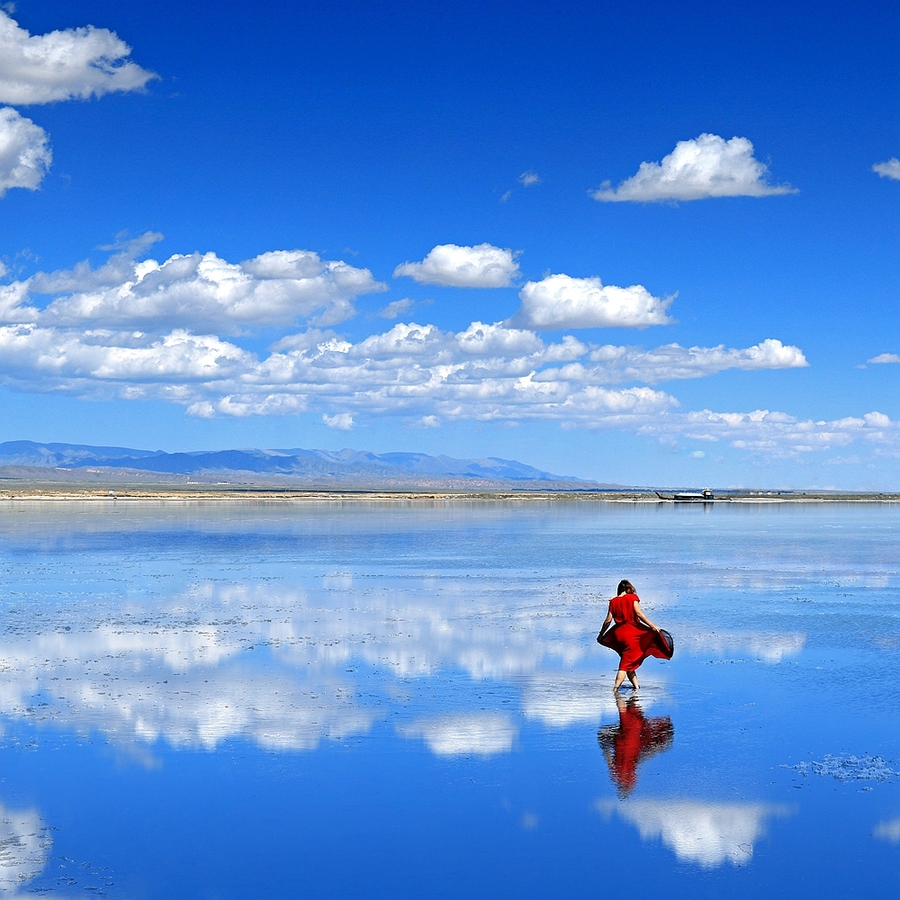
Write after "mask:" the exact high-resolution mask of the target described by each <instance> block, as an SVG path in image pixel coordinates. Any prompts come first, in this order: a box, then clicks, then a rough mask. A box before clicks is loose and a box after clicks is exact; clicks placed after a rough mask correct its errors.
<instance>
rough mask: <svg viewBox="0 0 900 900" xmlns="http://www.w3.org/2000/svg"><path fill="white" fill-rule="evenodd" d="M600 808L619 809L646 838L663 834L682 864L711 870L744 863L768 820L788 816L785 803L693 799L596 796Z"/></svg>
mask: <svg viewBox="0 0 900 900" xmlns="http://www.w3.org/2000/svg"><path fill="white" fill-rule="evenodd" d="M596 809H597V811H598V812H600V813H601V814H603V815H605V816H609V815H611V814H612V813H613V812H615V813H616V814H617V815H618V816H619V817H620V818H622V819H625V821H627V822H630V823H631V824H632V825H634V826H635V827H636V828H637V829H638V832H639V833H640V835H641V838H642V840H645V841H648V840H653V839H655V838H660V839H661V840H662V842H663V844H665V845H666V846H667V847H668V848H669V849H670V850H672V851H673V852H674V853H675V855H676V856H677V857H678V859H680V860H681V861H682V862H686V863H693V864H695V865H698V866H701V867H702V868H704V869H713V868H716V867H718V866H722V865H724V864H726V863H731V865H733V866H743V865H746V864H747V863H749V862H750V860H751V859H752V858H753V845H754V843H755V842H756V841H757V840H759V838H761V837H762V836H763V835H764V834H765V830H766V820H767V819H769V818H771V817H772V816H784V815H788V814H789V812H790V810H789V809H788V807H786V806H778V805H774V804H767V803H701V802H697V801H693V800H626V801H624V802H621V803H616V802H614V801H604V800H598V801H597V803H596Z"/></svg>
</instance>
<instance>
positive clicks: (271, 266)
mask: <svg viewBox="0 0 900 900" xmlns="http://www.w3.org/2000/svg"><path fill="white" fill-rule="evenodd" d="M159 237H160V236H159V235H156V234H148V235H145V236H144V237H143V238H139V239H137V240H135V241H131V242H129V243H128V244H127V245H125V246H123V247H120V248H119V249H117V250H115V251H114V252H113V254H112V255H111V257H110V258H109V259H108V260H107V262H105V263H104V264H103V265H100V266H98V267H96V268H94V267H91V266H90V265H89V264H87V263H81V264H79V265H77V266H75V267H74V268H72V269H68V270H62V271H57V272H50V273H37V274H36V275H34V276H32V277H31V278H30V279H27V280H24V281H13V282H11V283H8V284H6V285H2V286H0V381H2V382H3V383H5V384H8V385H11V386H14V387H19V388H22V389H27V390H35V389H38V390H44V391H65V392H67V393H70V394H74V395H76V396H86V397H119V398H126V399H140V398H157V399H163V400H167V401H170V402H173V403H177V404H180V405H182V406H184V407H185V408H186V409H187V411H188V412H189V414H191V415H194V416H201V417H211V416H251V415H287V414H296V413H301V412H304V411H309V412H310V413H311V414H314V415H316V416H318V417H320V419H321V420H322V421H324V422H325V423H326V424H327V425H329V426H330V427H332V428H337V429H341V430H349V429H351V428H353V427H354V425H355V424H356V423H357V422H360V421H364V420H365V419H366V417H369V416H372V415H379V416H384V415H390V416H397V417H400V418H401V419H402V420H404V421H406V422H408V423H410V424H415V423H419V424H421V425H426V426H436V425H439V424H440V423H441V422H443V421H453V420H460V419H470V420H479V421H504V422H511V423H512V422H523V421H529V420H549V421H555V422H558V423H560V424H562V425H564V426H566V427H572V426H580V427H589V428H593V427H611V426H623V427H628V428H631V429H633V430H638V431H640V432H642V433H645V434H648V435H655V436H657V437H659V438H661V439H664V440H668V439H670V438H673V437H674V438H676V439H677V438H679V437H681V438H688V439H690V440H695V441H719V440H725V441H728V442H729V443H731V444H733V445H734V446H737V447H742V448H744V449H749V450H752V451H755V452H761V453H766V454H769V455H772V454H774V455H778V454H785V453H788V454H794V453H800V452H804V451H809V450H816V449H827V448H830V447H842V446H845V445H847V444H848V443H851V442H852V441H854V440H856V439H858V438H865V439H867V440H869V441H871V442H874V444H876V445H879V446H881V447H883V448H884V449H885V450H887V449H888V448H889V446H890V445H892V443H894V442H896V439H897V434H898V428H897V426H896V424H895V423H893V422H891V421H890V420H888V419H887V418H886V417H885V416H883V415H881V414H879V413H871V414H869V415H868V416H865V417H862V418H847V419H841V420H837V421H834V422H809V421H807V422H802V421H797V420H795V419H794V418H792V417H790V416H787V415H784V414H782V413H778V412H771V411H765V410H763V411H750V412H747V413H732V412H725V413H722V412H713V411H709V410H702V411H699V412H681V411H680V410H679V409H678V402H677V401H676V400H675V398H674V397H672V396H671V395H670V394H668V393H666V392H665V391H663V390H660V389H659V388H658V385H660V384H662V383H665V382H672V381H677V380H681V379H693V378H702V377H707V376H711V375H714V374H716V373H718V372H723V371H726V370H741V371H754V370H767V369H768V370H771V369H797V368H803V367H805V366H806V365H807V361H806V358H805V356H804V354H803V352H802V350H800V348H798V347H796V346H792V345H786V344H784V343H782V342H781V341H779V340H777V339H775V338H767V339H766V340H763V341H761V342H759V343H758V344H754V345H753V346H750V347H745V348H728V347H725V346H722V345H720V346H717V347H682V346H681V345H679V344H674V343H673V344H665V345H662V346H660V347H657V348H655V349H649V350H647V349H644V348H642V347H638V346H623V345H614V344H598V343H593V342H591V341H589V340H585V339H582V338H580V337H576V336H575V335H574V334H563V335H561V336H559V337H556V338H555V339H552V340H549V339H546V338H545V337H542V336H541V334H540V333H539V332H540V331H543V330H550V329H557V330H559V329H561V328H563V327H565V328H567V329H572V330H575V329H583V328H593V327H599V326H602V325H608V326H613V325H615V326H620V327H628V326H630V327H635V326H637V327H640V326H643V325H652V324H663V323H664V322H666V321H668V317H667V313H666V309H667V307H668V305H669V303H670V302H671V301H670V300H659V299H658V298H655V297H653V296H652V295H651V294H650V293H649V292H647V291H646V290H645V289H644V288H643V287H641V286H639V285H638V286H634V287H631V288H617V287H609V286H603V285H602V284H601V283H600V280H599V279H596V278H582V279H579V278H572V277H569V276H567V275H548V276H547V277H546V278H544V279H543V280H542V281H538V282H528V283H527V284H526V285H525V286H524V287H523V288H522V289H521V291H520V297H521V301H522V305H521V308H520V310H519V312H518V313H517V314H516V315H515V316H513V317H512V318H511V319H509V320H507V321H506V322H495V323H484V322H477V321H476V322H472V323H471V324H470V325H469V326H468V327H467V328H465V329H463V330H461V331H456V332H452V331H446V330H443V329H441V328H438V327H437V326H436V325H431V324H419V323H417V322H413V321H405V322H404V321H401V322H398V323H397V324H395V325H394V326H393V327H391V328H389V329H388V330H386V331H378V332H376V333H374V334H370V335H369V336H367V337H363V338H361V339H359V340H356V341H350V340H347V339H346V338H344V337H343V336H342V335H340V334H339V333H337V332H336V331H334V330H330V329H329V326H335V325H337V324H339V323H341V322H343V321H344V320H345V319H347V318H349V317H350V316H352V315H354V314H355V312H356V310H355V306H354V301H355V300H356V298H357V297H359V296H361V295H364V294H371V293H376V292H379V291H384V290H386V289H387V288H386V285H385V284H383V283H381V282H379V281H377V280H376V279H375V278H374V277H373V275H372V273H371V272H370V271H369V270H368V269H364V268H358V267H355V266H351V265H349V264H348V263H346V262H343V261H340V260H323V259H321V258H320V257H319V256H318V255H317V254H316V253H313V252H311V251H306V250H276V251H269V252H266V253H262V254H260V255H258V256H256V257H254V258H252V259H250V260H246V261H244V262H240V263H232V262H229V261H227V260H225V259H222V258H221V257H219V256H218V255H216V254H215V253H191V254H178V255H174V256H170V257H169V258H168V259H165V260H163V261H162V262H159V261H157V260H153V259H145V260H141V261H136V257H139V256H140V255H141V254H142V253H144V252H145V251H146V250H147V248H148V247H149V246H150V245H151V244H152V243H153V242H154V241H156V240H158V239H159ZM409 305H410V304H406V303H402V304H401V306H402V308H403V309H408V307H409ZM401 311H402V310H401ZM260 328H268V329H278V330H280V331H281V332H282V334H283V336H282V337H281V338H279V339H278V340H276V341H275V342H274V343H273V344H272V346H271V348H270V350H269V352H268V353H267V354H260V353H259V352H258V351H255V350H250V349H247V348H245V347H243V346H242V345H241V344H242V341H241V338H242V336H250V337H252V336H253V335H255V334H256V333H257V332H258V331H259V329H260Z"/></svg>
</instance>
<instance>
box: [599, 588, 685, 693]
mask: <svg viewBox="0 0 900 900" xmlns="http://www.w3.org/2000/svg"><path fill="white" fill-rule="evenodd" d="M613 622H615V625H614V626H613V627H612V628H610V625H613ZM597 643H599V644H603V646H604V647H610V648H612V649H613V650H615V651H616V653H618V654H619V656H620V657H621V659H620V660H619V671H618V672H617V673H616V683H615V684H614V685H613V690H614V691H618V690H619V688H620V687H621V686H622V682H623V681H624V680H625V676H626V675H627V676H628V680H629V681H630V682H631V686H632V687H633V688H634V689H635V690H637V689H638V687H640V685H638V680H637V668H638V666H639V665H640V664H641V663H642V662H643V661H644V660H645V659H646V658H647V657H648V656H657V657H659V658H660V659H670V658H671V656H672V654H671V652H669V653H667V652H666V651H667V650H668V649H669V648H668V647H667V646H666V643H665V641H664V640H663V639H662V638H661V637H660V630H659V628H657V626H656V625H654V624H653V623H652V622H651V621H650V620H649V619H648V618H647V617H646V616H645V615H644V613H643V612H642V611H641V601H640V599H638V595H637V593H636V592H635V590H634V585H633V584H632V583H631V582H630V581H620V582H619V587H618V593H617V594H616V596H615V597H613V598H612V600H610V601H609V612H608V613H607V614H606V619H605V620H604V622H603V627H602V628H601V629H600V634H598V635H597Z"/></svg>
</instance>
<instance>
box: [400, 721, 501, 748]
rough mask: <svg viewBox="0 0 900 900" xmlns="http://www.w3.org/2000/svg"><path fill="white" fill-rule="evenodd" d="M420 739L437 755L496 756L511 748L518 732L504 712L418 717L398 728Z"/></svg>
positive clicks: (408, 735) (404, 733)
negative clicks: (409, 723) (416, 719)
mask: <svg viewBox="0 0 900 900" xmlns="http://www.w3.org/2000/svg"><path fill="white" fill-rule="evenodd" d="M397 730H398V731H399V732H400V734H402V735H404V736H405V737H410V738H422V740H424V741H425V743H426V745H427V746H428V749H429V750H431V752H432V753H434V754H435V755H437V756H464V755H465V756H468V755H473V756H496V755H497V754H498V753H508V752H509V751H510V750H512V746H513V741H515V739H516V734H517V733H518V732H517V730H516V727H515V725H514V724H513V722H512V719H511V718H510V717H509V716H508V715H506V714H505V713H496V712H486V713H480V712H479V713H458V714H456V715H445V716H435V717H434V718H429V719H421V720H419V721H417V722H413V723H412V724H411V725H407V726H404V727H401V728H398V729H397Z"/></svg>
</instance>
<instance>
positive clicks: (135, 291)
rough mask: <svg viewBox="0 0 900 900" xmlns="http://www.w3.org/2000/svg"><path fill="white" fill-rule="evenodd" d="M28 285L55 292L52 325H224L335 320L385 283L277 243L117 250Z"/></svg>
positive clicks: (361, 271) (346, 315) (365, 271)
mask: <svg viewBox="0 0 900 900" xmlns="http://www.w3.org/2000/svg"><path fill="white" fill-rule="evenodd" d="M31 287H32V290H34V291H36V292H41V291H43V292H51V293H56V292H59V291H65V293H64V294H63V295H62V296H59V297H57V298H56V299H54V300H53V301H52V302H51V303H50V305H49V306H48V307H47V309H46V311H45V312H44V314H43V317H42V318H43V321H44V322H46V323H47V324H53V325H70V326H72V325H83V324H85V323H91V324H94V325H107V326H113V327H140V328H157V329H161V328H173V327H183V328H191V329H194V330H196V329H204V328H208V329H211V330H226V331H228V330H230V331H235V330H238V329H240V328H245V327H250V326H253V327H260V326H274V325H282V326H284V325H291V324H293V323H294V322H296V320H297V319H300V318H305V319H311V320H312V321H313V322H314V323H315V324H320V325H334V324H336V323H338V322H342V321H344V320H345V319H348V318H350V317H351V316H352V315H353V314H354V312H355V311H354V309H353V303H352V301H353V299H354V298H356V297H358V296H360V295H362V294H369V293H375V292H378V291H383V290H386V289H387V288H386V286H385V285H384V284H382V283H381V282H378V281H375V279H374V278H373V277H372V273H371V272H370V271H369V270H368V269H357V268H354V267H353V266H350V265H348V264H347V263H345V262H341V261H326V260H322V259H320V258H319V256H318V254H316V253H313V252H311V251H308V250H276V251H272V252H269V253H263V254H261V255H260V256H257V257H255V258H254V259H251V260H247V261H246V262H243V263H237V264H236V263H229V262H226V261H225V260H224V259H221V258H220V257H218V256H216V254H215V253H204V254H200V253H192V254H188V255H181V254H179V255H175V256H171V257H169V259H167V260H165V261H164V262H162V263H159V262H157V261H156V260H152V259H151V260H144V261H141V262H135V261H133V260H132V259H129V258H128V255H127V254H117V255H116V256H114V257H113V258H112V259H111V260H110V262H109V263H107V264H106V265H105V266H103V267H101V268H100V269H97V270H92V269H91V268H90V266H89V265H87V264H86V263H83V264H81V265H80V266H77V267H76V268H74V269H72V270H69V271H64V272H54V273H51V274H49V275H44V274H41V275H39V276H35V277H34V278H33V279H32V285H31Z"/></svg>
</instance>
